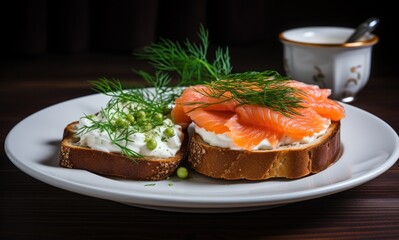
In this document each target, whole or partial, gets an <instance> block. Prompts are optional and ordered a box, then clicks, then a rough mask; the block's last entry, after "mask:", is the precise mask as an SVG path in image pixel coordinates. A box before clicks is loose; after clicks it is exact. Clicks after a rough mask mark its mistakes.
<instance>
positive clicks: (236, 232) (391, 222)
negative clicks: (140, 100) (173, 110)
mask: <svg viewBox="0 0 399 240" xmlns="http://www.w3.org/2000/svg"><path fill="white" fill-rule="evenodd" d="M232 54H233V55H234V54H237V55H239V54H241V58H240V62H239V63H238V68H236V70H241V69H248V68H249V67H252V69H254V68H255V69H256V68H258V69H260V68H267V69H275V70H280V71H281V64H279V63H278V62H277V63H275V64H273V63H272V64H270V63H265V64H260V62H258V61H253V62H251V57H253V55H251V54H250V53H247V52H246V51H241V52H240V50H237V51H236V52H234V51H232ZM254 54H255V55H256V54H257V53H256V52H255V53H254ZM257 56H258V57H259V58H260V55H259V54H258V55H257ZM255 62H256V63H255ZM132 67H136V68H140V67H146V66H145V65H141V63H139V62H137V61H135V60H133V58H132V57H131V56H124V55H121V56H118V55H95V54H89V55H83V56H79V57H70V56H46V57H33V58H25V59H22V60H21V59H8V60H7V61H2V63H1V68H0V80H1V83H2V87H1V89H0V104H1V113H0V124H1V128H0V141H1V142H0V143H1V144H2V146H4V141H5V138H6V136H7V134H8V133H9V131H10V130H11V129H12V128H13V127H14V126H15V125H16V124H17V123H18V122H19V121H21V120H23V119H24V118H26V117H27V116H29V115H30V114H32V113H34V112H36V111H38V110H41V109H43V108H45V107H47V106H50V105H53V104H56V103H60V102H63V101H65V100H69V99H73V98H76V97H80V96H84V95H88V94H92V93H93V91H92V90H91V89H90V85H89V83H88V80H94V79H96V78H98V77H101V76H107V77H115V78H120V79H121V80H131V79H132V80H133V81H134V76H133V74H132V73H131V71H130V69H131V68H132ZM392 72H393V71H392ZM398 90H399V88H398V79H397V78H396V77H395V76H394V75H393V74H390V73H389V71H385V69H384V66H376V67H375V71H374V72H372V75H371V78H370V81H369V83H368V84H367V86H366V87H365V88H364V89H363V91H362V92H361V93H360V94H359V96H358V99H357V100H356V101H355V102H353V103H351V104H352V105H354V106H356V107H359V108H362V109H364V110H366V111H368V112H370V113H372V114H374V115H376V116H377V117H379V118H381V119H383V120H384V121H385V122H386V123H388V124H389V125H390V126H392V128H393V129H394V130H395V131H396V132H398V131H399V117H398V101H397V97H398V95H399V91H398ZM60 131H61V130H60ZM27 134H29V133H27ZM365 147H367V146H365ZM21 151H23V149H22V150H21ZM72 238H73V239H108V238H110V239H122V238H128V239H269V238H270V239H295V240H297V239H395V238H396V239H399V163H396V164H395V165H394V166H392V167H391V168H390V169H389V170H388V171H386V172H385V173H383V174H382V175H380V176H378V177H377V178H375V179H373V180H371V181H369V182H367V183H365V184H362V185H360V186H358V187H355V188H352V189H350V190H347V191H344V192H340V193H337V194H333V195H329V196H326V197H321V198H317V199H313V200H307V201H302V202H298V203H293V204H288V205H285V206H281V207H276V208H271V209H264V210H258V211H249V212H239V213H217V214H216V213H177V212H165V211H157V210H149V209H143V208H138V207H133V206H128V205H124V204H121V203H117V202H113V201H109V200H104V199H99V198H94V197H90V196H85V195H81V194H78V193H74V192H70V191H66V190H63V189H59V188H56V187H53V186H51V185H48V184H46V183H43V182H41V181H39V180H37V179H35V178H33V177H31V176H29V175H27V174H26V173H24V172H23V171H21V170H19V169H18V168H17V167H15V166H14V165H13V163H12V162H11V161H10V160H9V158H8V156H7V155H6V153H5V150H4V147H2V149H1V161H0V239H72Z"/></svg>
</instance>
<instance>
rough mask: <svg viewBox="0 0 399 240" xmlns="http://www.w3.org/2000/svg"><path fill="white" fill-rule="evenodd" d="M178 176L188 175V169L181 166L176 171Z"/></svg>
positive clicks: (185, 176)
mask: <svg viewBox="0 0 399 240" xmlns="http://www.w3.org/2000/svg"><path fill="white" fill-rule="evenodd" d="M176 175H177V177H179V178H181V179H184V178H187V177H188V170H187V168H185V167H179V168H178V169H177V171H176Z"/></svg>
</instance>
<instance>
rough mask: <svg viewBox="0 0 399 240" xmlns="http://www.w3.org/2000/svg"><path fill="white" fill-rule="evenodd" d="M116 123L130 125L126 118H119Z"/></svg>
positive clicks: (119, 125)
mask: <svg viewBox="0 0 399 240" xmlns="http://www.w3.org/2000/svg"><path fill="white" fill-rule="evenodd" d="M115 125H116V126H118V127H128V126H129V125H130V123H129V122H128V121H127V120H126V119H124V118H118V119H116V121H115Z"/></svg>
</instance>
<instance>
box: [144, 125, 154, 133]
mask: <svg viewBox="0 0 399 240" xmlns="http://www.w3.org/2000/svg"><path fill="white" fill-rule="evenodd" d="M143 128H144V131H146V132H148V131H150V130H151V129H152V124H151V123H145V124H144V125H143Z"/></svg>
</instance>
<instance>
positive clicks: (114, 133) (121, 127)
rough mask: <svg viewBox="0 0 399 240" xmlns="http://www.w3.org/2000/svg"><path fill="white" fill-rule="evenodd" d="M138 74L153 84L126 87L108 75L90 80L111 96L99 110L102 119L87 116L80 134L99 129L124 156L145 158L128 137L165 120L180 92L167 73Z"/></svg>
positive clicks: (97, 89) (147, 130)
mask: <svg viewBox="0 0 399 240" xmlns="http://www.w3.org/2000/svg"><path fill="white" fill-rule="evenodd" d="M138 74H140V75H141V76H143V78H144V79H145V80H146V81H147V82H149V83H150V84H151V86H153V87H148V88H131V89H125V88H124V86H123V85H122V83H121V82H120V81H119V80H118V79H108V78H105V77H103V78H99V79H98V80H94V81H91V84H92V86H93V90H95V91H97V92H99V93H102V94H104V95H106V96H110V97H111V99H110V100H109V101H108V103H107V105H106V106H105V107H104V108H102V109H101V110H100V111H99V113H98V115H99V116H100V117H101V118H100V119H97V118H94V117H93V116H91V115H87V116H84V118H87V119H88V120H89V121H90V124H89V125H87V126H86V125H85V126H82V127H81V128H80V129H78V134H79V135H81V134H84V133H86V132H89V131H93V130H99V131H100V132H104V133H106V134H107V135H108V138H109V139H110V140H111V143H112V144H113V145H115V146H117V147H119V148H120V150H121V152H122V154H123V155H125V156H127V157H130V158H138V157H142V156H141V155H140V154H138V153H137V152H135V151H133V150H131V149H130V148H128V147H127V145H128V144H129V143H130V142H132V140H130V138H129V137H130V136H132V135H133V134H134V133H145V132H149V131H150V130H151V129H153V128H155V127H157V126H160V125H163V120H164V119H165V118H166V116H167V115H168V114H169V113H170V110H171V106H172V104H173V101H174V99H175V97H176V96H177V95H178V94H179V92H180V91H179V90H176V88H175V87H170V86H169V82H170V77H169V76H168V75H167V74H165V73H162V72H157V73H156V74H155V75H153V76H152V75H149V74H147V73H145V72H138ZM132 104H133V107H132ZM148 138H151V136H148Z"/></svg>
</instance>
